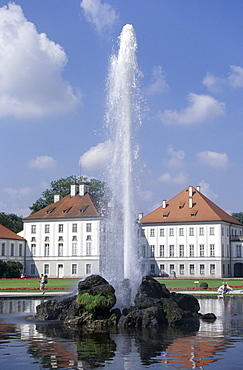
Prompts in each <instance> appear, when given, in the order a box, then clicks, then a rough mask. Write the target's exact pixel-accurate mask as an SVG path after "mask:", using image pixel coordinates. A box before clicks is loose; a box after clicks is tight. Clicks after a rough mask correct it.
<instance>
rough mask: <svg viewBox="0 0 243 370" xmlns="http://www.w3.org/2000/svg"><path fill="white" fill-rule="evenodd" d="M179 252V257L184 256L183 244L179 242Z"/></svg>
mask: <svg viewBox="0 0 243 370" xmlns="http://www.w3.org/2000/svg"><path fill="white" fill-rule="evenodd" d="M179 250H180V251H179V253H180V257H184V245H183V244H180V245H179Z"/></svg>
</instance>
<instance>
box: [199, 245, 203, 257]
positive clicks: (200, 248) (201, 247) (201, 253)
mask: <svg viewBox="0 0 243 370" xmlns="http://www.w3.org/2000/svg"><path fill="white" fill-rule="evenodd" d="M199 250H200V257H204V244H200V245H199Z"/></svg>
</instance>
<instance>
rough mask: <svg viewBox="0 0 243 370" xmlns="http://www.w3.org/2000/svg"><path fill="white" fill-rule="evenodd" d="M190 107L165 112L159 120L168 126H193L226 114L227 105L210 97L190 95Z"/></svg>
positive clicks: (160, 115)
mask: <svg viewBox="0 0 243 370" xmlns="http://www.w3.org/2000/svg"><path fill="white" fill-rule="evenodd" d="M188 101H189V105H188V107H187V108H184V109H182V110H180V111H177V110H174V111H173V110H165V111H164V112H162V113H161V112H160V113H159V116H158V117H159V118H160V119H161V121H162V122H164V123H166V124H175V125H193V124H196V123H201V122H205V121H207V120H210V119H212V118H215V117H218V116H223V115H224V114H225V104H224V103H222V102H219V101H217V100H216V99H214V98H213V97H212V96H210V95H197V94H194V93H190V94H189V96H188Z"/></svg>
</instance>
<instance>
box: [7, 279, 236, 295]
mask: <svg viewBox="0 0 243 370" xmlns="http://www.w3.org/2000/svg"><path fill="white" fill-rule="evenodd" d="M79 280H80V279H65V278H63V279H57V278H56V279H54V278H53V279H50V278H49V279H48V284H46V286H45V289H46V291H49V292H61V291H66V292H67V291H72V290H74V289H76V288H77V286H78V282H79ZM157 280H158V281H159V282H160V283H163V284H165V285H166V287H167V288H168V289H169V290H175V291H177V290H193V289H194V290H201V289H200V283H201V282H202V281H205V282H207V283H208V289H209V290H217V289H218V287H219V286H220V285H222V284H223V282H224V281H227V282H228V284H229V285H230V286H232V287H233V288H234V290H235V289H239V290H243V279H228V280H227V279H225V280H224V279H179V278H178V279H167V278H162V279H161V278H158V279H157ZM196 281H198V283H195V282H196ZM39 288H40V279H39V278H35V279H29V278H28V279H0V293H1V292H11V291H12V292H15V291H17V292H21V291H23V292H24V291H25V292H26V291H27V292H28V291H29V292H34V291H39Z"/></svg>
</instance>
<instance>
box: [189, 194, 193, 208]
mask: <svg viewBox="0 0 243 370" xmlns="http://www.w3.org/2000/svg"><path fill="white" fill-rule="evenodd" d="M192 206H193V199H192V197H189V208H192Z"/></svg>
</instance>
